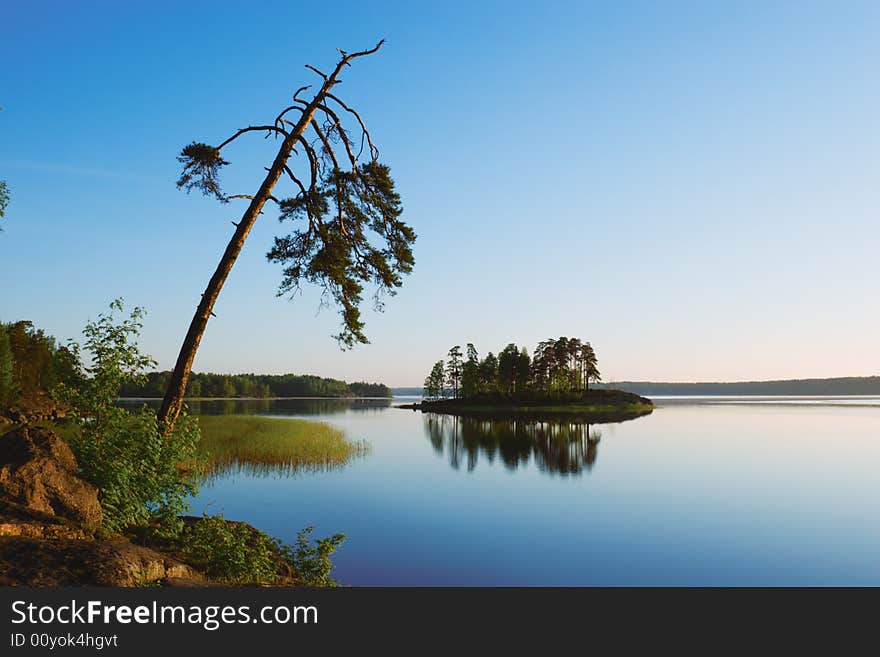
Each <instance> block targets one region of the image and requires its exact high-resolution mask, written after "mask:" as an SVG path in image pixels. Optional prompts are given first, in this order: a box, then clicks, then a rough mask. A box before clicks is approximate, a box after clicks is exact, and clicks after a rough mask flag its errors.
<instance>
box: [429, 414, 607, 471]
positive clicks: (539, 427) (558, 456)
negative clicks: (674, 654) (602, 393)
mask: <svg viewBox="0 0 880 657" xmlns="http://www.w3.org/2000/svg"><path fill="white" fill-rule="evenodd" d="M425 433H426V434H427V436H428V439H429V440H430V441H431V445H433V447H434V450H435V451H436V452H437V453H438V454H444V453H445V454H446V455H447V456H448V458H449V465H451V466H452V467H453V468H455V469H456V470H458V469H460V468H461V467H462V464H463V463H466V467H467V470H468V472H470V471H472V470H473V469H474V468H475V467H476V466H477V461H478V460H479V457H480V454H481V453H482V456H483V458H485V459H487V460H488V461H489V463H493V462H494V461H495V459H496V458H497V459H500V460H501V462H502V463H503V464H504V466H505V467H506V468H508V469H509V470H516V469H517V468H519V467H520V466H525V465H526V464H527V463H528V462H529V459H534V462H535V465H536V466H537V468H538V469H539V470H540V471H541V472H547V473H550V474H561V475H569V474H573V475H580V474H583V472H584V471H589V470H590V469H591V468H592V467H593V464H595V462H596V456H597V452H598V446H599V440H600V439H601V433H600V432H599V430H598V429H595V428H593V425H591V424H590V423H588V422H585V421H583V420H576V419H560V420H552V421H550V420H526V419H497V418H492V419H486V418H469V417H458V416H453V415H435V414H426V415H425Z"/></svg>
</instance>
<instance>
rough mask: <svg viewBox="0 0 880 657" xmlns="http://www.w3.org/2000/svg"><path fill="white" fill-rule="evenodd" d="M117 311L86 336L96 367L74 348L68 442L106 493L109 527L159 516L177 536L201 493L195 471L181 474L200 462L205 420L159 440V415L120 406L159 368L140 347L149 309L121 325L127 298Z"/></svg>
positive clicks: (187, 422) (65, 394) (190, 420)
mask: <svg viewBox="0 0 880 657" xmlns="http://www.w3.org/2000/svg"><path fill="white" fill-rule="evenodd" d="M110 308H111V313H110V314H106V315H99V316H98V320H97V321H93V322H89V323H88V324H86V327H85V329H84V330H83V335H84V336H85V350H86V352H88V355H89V360H90V363H91V365H90V366H89V367H83V366H82V365H81V359H80V352H81V347H80V345H79V344H77V343H76V342H71V344H70V350H71V351H72V353H73V354H74V356H75V362H76V367H78V368H80V370H81V371H80V372H78V374H79V376H78V378H79V380H80V383H79V384H78V385H77V386H76V387H73V386H66V385H62V386H59V387H58V388H56V391H55V394H56V396H57V397H58V398H59V399H60V400H61V401H63V402H64V403H65V404H67V405H68V406H69V408H70V418H71V420H72V422H73V423H74V425H75V430H74V431H71V432H69V433H68V442H69V443H70V446H71V449H73V451H74V454H76V458H77V462H78V463H79V467H80V469H81V471H82V474H83V476H84V477H85V478H86V479H88V480H89V481H91V482H92V483H93V484H95V485H96V486H97V487H98V489H99V498H100V501H101V507H102V508H103V511H104V527H105V528H106V529H109V530H112V531H120V530H122V529H124V528H126V527H130V526H133V525H138V524H144V523H146V522H147V521H148V520H149V519H150V518H152V517H158V518H159V519H160V520H161V521H162V523H161V524H162V527H163V528H164V529H165V530H166V531H173V530H175V529H179V527H180V525H179V521H178V520H177V516H178V514H180V513H183V512H184V511H185V510H186V509H187V504H186V498H187V497H188V496H189V495H193V494H195V492H196V491H197V488H198V487H197V483H196V479H195V473H194V472H192V471H189V472H188V471H186V470H184V469H183V468H182V464H193V463H195V454H196V446H197V444H198V441H199V426H198V422H197V420H196V418H194V417H190V416H186V415H183V416H181V417H180V419H179V420H178V421H177V423H176V424H175V429H174V432H173V434H172V435H170V436H165V437H160V435H159V431H158V425H157V419H156V413H155V412H154V411H153V410H152V409H150V408H148V407H146V406H144V407H143V408H141V409H140V410H139V411H134V412H131V411H127V410H125V409H123V408H120V407H118V406H117V405H116V400H117V398H118V395H119V390H120V388H121V386H122V385H123V384H125V383H126V382H129V381H136V380H139V379H140V378H141V377H142V376H143V373H144V370H145V369H146V368H147V367H150V366H152V365H154V362H153V360H152V359H151V358H150V357H149V356H144V355H142V354H141V353H140V352H139V350H138V346H137V344H136V342H135V339H136V338H137V336H138V334H139V333H140V329H141V327H142V323H141V319H142V317H143V316H144V311H143V310H142V309H140V308H135V309H134V310H133V311H132V313H131V315H130V316H129V317H128V318H126V319H122V320H121V321H120V320H117V317H116V315H115V312H119V313H121V312H122V311H123V304H122V300H121V299H117V300H116V301H114V302H113V303H112V304H110Z"/></svg>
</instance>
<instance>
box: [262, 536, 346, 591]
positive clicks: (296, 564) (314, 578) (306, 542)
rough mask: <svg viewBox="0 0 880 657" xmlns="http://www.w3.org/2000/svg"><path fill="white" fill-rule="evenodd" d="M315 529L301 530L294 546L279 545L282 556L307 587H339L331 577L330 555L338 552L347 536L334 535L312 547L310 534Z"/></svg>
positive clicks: (318, 541)
mask: <svg viewBox="0 0 880 657" xmlns="http://www.w3.org/2000/svg"><path fill="white" fill-rule="evenodd" d="M313 529H314V527H312V526H309V527H306V528H305V529H303V530H301V531H300V532H299V534H298V535H297V537H296V545H294V546H289V545H283V544H281V543H279V544H278V545H279V548H280V550H281V552H282V556H283V558H284V560H285V561H286V562H287V563H288V564H290V566H291V567H292V568H293V570H294V571H295V572H296V574H297V576H298V577H299V579H300V580H302V583H303V584H305V585H306V586H339V583H338V582H337V581H336V580H334V579H332V578H331V577H330V571H331V570H333V563H332V562H331V561H330V555H332V554H333V553H334V552H336V550H337V549H338V548H339V546H340V545H341V544H342V541H344V540H345V539H346V536H345V534H334V535H333V536H330V537H328V538H319V539H317V540H316V541H315V545H312V544H311V540H310V537H309V534H311V533H312V530H313Z"/></svg>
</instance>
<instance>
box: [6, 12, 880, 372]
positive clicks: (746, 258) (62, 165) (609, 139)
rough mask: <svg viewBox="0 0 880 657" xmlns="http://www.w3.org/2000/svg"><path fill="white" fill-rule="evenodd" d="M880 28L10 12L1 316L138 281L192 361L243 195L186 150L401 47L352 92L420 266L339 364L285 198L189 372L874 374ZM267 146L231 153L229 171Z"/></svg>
mask: <svg viewBox="0 0 880 657" xmlns="http://www.w3.org/2000/svg"><path fill="white" fill-rule="evenodd" d="M440 5H442V6H440ZM878 36H880V4H877V3H875V2H847V3H834V2H825V3H816V2H772V3H771V2H754V3H750V2H736V3H734V2H728V3H706V2H694V3H674V2H664V3H655V2H644V3H642V2H613V3H611V2H609V3H584V2H576V3H554V2H548V3H506V2H504V3H502V2H497V3H495V2H484V3H452V2H450V3H424V4H423V5H422V4H421V3H411V2H406V3H404V2H400V3H381V2H377V3H340V2H334V3H333V4H332V5H330V4H328V5H326V8H322V7H321V6H320V5H316V4H315V3H298V2H281V3H254V2H250V3H243V2H219V1H215V2H210V3H208V2H204V3H200V2H191V3H172V2H156V1H153V2H127V3H119V2H106V3H104V2H83V3H69V2H54V3H52V2H39V1H33V2H28V3H10V4H9V5H7V6H6V7H5V8H4V9H3V21H2V22H0V58H2V61H3V62H4V65H3V67H2V71H0V106H2V108H3V111H2V112H0V179H3V178H5V179H6V180H7V181H8V183H9V186H10V188H11V190H12V194H13V198H12V203H11V205H10V207H9V209H8V212H7V217H6V219H5V220H4V221H3V224H4V232H3V233H2V234H0V262H2V265H0V271H2V272H3V273H2V279H0V280H2V284H0V319H2V320H4V321H10V320H15V319H20V318H29V319H32V320H33V321H35V322H36V323H37V324H38V325H39V326H42V327H44V328H46V329H47V330H48V331H49V332H51V333H53V334H55V335H56V336H59V337H62V338H66V337H70V336H76V335H77V334H78V332H79V330H80V329H81V327H82V325H83V324H84V322H85V321H86V320H87V319H89V318H93V317H95V316H96V315H97V313H99V312H101V311H102V310H103V309H104V308H105V307H106V305H107V304H108V303H109V302H110V300H111V299H113V298H114V297H116V296H123V297H125V299H126V301H127V302H128V303H129V304H137V305H141V306H144V307H146V308H147V310H148V311H149V315H148V317H147V324H146V327H145V330H144V334H143V337H142V346H143V348H144V350H145V351H147V352H148V353H151V354H152V355H153V356H154V357H155V358H156V359H157V360H158V361H159V363H160V366H162V367H166V368H167V367H170V366H171V365H172V364H173V361H174V358H175V356H176V352H177V348H178V347H179V344H180V341H181V340H182V338H183V335H184V332H185V330H186V327H187V325H188V323H189V320H190V318H191V314H192V311H193V310H194V307H195V304H196V303H197V300H198V298H199V294H200V293H201V291H202V290H203V289H204V286H205V284H206V282H207V279H208V277H209V276H210V273H211V272H212V271H213V268H214V266H215V264H216V261H217V258H218V256H219V254H220V253H221V252H222V249H223V248H224V246H225V243H226V241H227V240H228V238H229V236H230V234H231V230H232V226H231V225H230V223H229V222H230V221H231V220H234V219H235V220H237V215H238V214H239V213H240V211H241V210H242V209H243V206H236V205H233V204H230V205H219V204H217V203H216V202H214V201H211V200H209V199H206V198H203V197H201V196H197V195H195V194H193V195H189V196H187V195H186V194H185V193H183V192H180V191H178V190H177V189H176V188H175V186H174V181H175V179H176V177H177V173H178V166H177V162H176V160H175V156H176V155H177V153H178V152H179V150H180V148H181V147H182V146H183V145H184V144H186V143H189V142H190V141H192V140H200V141H207V142H213V143H219V142H220V141H222V140H223V139H224V138H225V137H226V136H228V135H229V134H231V133H232V132H234V131H235V130H236V129H237V128H240V127H243V126H245V125H248V124H256V123H263V122H266V121H267V120H271V119H272V118H273V117H274V116H275V114H276V113H277V111H278V109H280V108H281V107H283V106H284V105H285V101H286V100H287V99H289V97H290V94H291V93H292V91H293V90H294V89H296V88H297V87H299V86H300V85H302V84H306V83H309V82H313V81H314V76H313V74H311V73H310V72H309V71H307V70H306V69H305V68H303V64H306V63H311V64H314V65H317V66H321V67H324V68H328V67H330V66H332V65H333V63H334V62H335V59H336V50H335V48H337V47H340V48H345V49H347V50H355V49H361V48H364V47H369V46H371V45H373V44H374V43H375V42H376V41H377V40H378V39H379V38H381V37H384V38H386V39H387V44H386V46H385V47H384V48H383V49H382V51H381V52H380V53H379V54H378V55H376V56H373V57H370V58H367V59H364V60H360V61H358V62H357V63H356V65H355V66H354V67H353V68H352V69H350V70H349V71H347V72H346V74H345V75H344V76H343V78H344V82H343V84H342V85H341V86H340V87H339V89H338V91H339V94H340V95H341V96H343V97H344V98H345V99H346V100H347V101H349V102H350V103H351V104H353V105H355V106H357V107H358V108H359V109H360V110H361V113H362V114H363V115H364V117H365V119H366V120H367V121H368V123H369V125H370V128H371V132H372V133H373V135H374V137H375V139H376V141H377V143H378V145H379V147H380V149H381V151H382V159H383V160H384V161H385V162H387V163H389V164H390V165H391V167H392V172H393V174H394V176H395V179H396V180H397V183H398V187H399V190H400V192H401V194H402V196H403V201H404V206H405V209H406V215H405V216H406V218H407V219H408V221H409V222H410V223H411V225H413V226H414V228H415V230H416V232H417V233H418V235H419V238H418V241H417V243H416V245H415V255H416V268H415V271H414V273H413V275H412V276H411V277H409V279H408V280H407V281H406V283H405V285H404V287H403V289H402V290H401V291H400V293H399V295H398V296H397V297H395V298H393V299H391V300H390V301H389V303H388V304H387V307H386V311H385V313H383V314H375V313H373V312H372V311H371V310H369V308H367V309H366V312H365V318H366V320H367V335H368V337H369V338H370V339H371V344H370V345H366V346H361V347H357V348H355V349H354V350H353V351H349V352H341V351H340V350H339V349H338V347H337V345H336V343H335V342H334V341H333V340H332V339H331V338H330V336H331V335H332V334H334V333H336V332H337V331H338V317H337V315H336V313H335V310H332V309H330V310H327V309H325V310H322V311H320V312H319V308H318V306H319V300H320V299H319V292H318V291H317V290H315V289H306V290H304V293H303V294H302V296H299V297H297V298H296V299H295V300H293V301H287V300H283V299H277V298H276V297H275V290H276V288H277V284H278V282H279V280H280V271H279V269H278V267H277V265H273V264H270V263H268V262H266V260H265V257H264V256H265V252H266V250H267V249H268V248H269V246H270V245H271V241H272V237H273V235H275V234H279V232H280V229H281V227H280V226H279V225H278V223H277V221H276V219H275V217H274V216H273V214H272V213H271V212H267V214H266V215H264V216H263V217H262V218H261V220H260V221H259V222H258V225H257V226H256V228H255V230H254V232H253V233H252V234H251V236H250V238H249V240H248V243H247V245H246V247H245V250H244V252H243V254H242V256H241V258H240V260H239V262H238V263H237V264H236V266H235V269H234V270H233V272H232V275H231V277H230V279H229V282H228V283H227V286H226V287H225V288H224V290H223V292H222V294H221V296H220V300H219V302H218V304H217V307H216V313H217V318H216V319H212V321H211V323H210V324H209V326H208V331H207V333H206V335H205V338H204V340H203V342H202V347H201V349H200V351H199V355H198V357H197V359H196V364H195V366H196V369H197V370H203V371H204V370H211V371H221V372H239V371H258V372H287V371H293V372H313V373H317V374H322V375H325V376H334V377H340V378H345V379H349V380H351V379H370V380H382V381H384V382H386V383H389V384H391V385H419V384H420V383H421V381H422V380H423V378H424V376H425V374H426V373H427V370H428V369H430V365H431V363H432V362H434V361H435V360H437V359H439V358H441V357H442V356H443V355H444V354H445V352H446V350H447V349H448V348H449V347H450V346H451V345H453V344H464V343H465V342H468V341H472V342H474V343H475V344H476V346H477V347H478V349H479V350H480V352H481V353H485V352H486V351H488V350H493V351H497V350H498V349H500V348H502V347H503V346H504V345H505V344H506V343H507V342H509V341H514V342H517V343H519V344H523V345H526V346H528V347H529V348H532V347H533V346H534V345H535V344H536V343H537V342H538V341H539V340H541V339H543V338H546V337H549V336H559V335H577V336H580V337H582V338H585V339H589V340H591V341H592V343H593V345H594V346H595V347H596V350H597V352H598V355H599V359H600V366H601V368H602V371H603V374H604V376H605V379H606V380H615V379H617V380H621V379H653V380H742V379H768V378H788V377H809V376H838V375H869V374H877V373H878V372H880V342H878V340H877V327H878V324H880V304H878V303H877V302H876V286H877V281H878V279H880V262H878V258H877V252H878V250H880V249H878V247H880V222H878V221H877V220H878V207H880V185H878V183H877V181H878V174H880V138H878V130H877V117H878V116H880V87H878V84H877V79H876V71H877V66H878V64H880V38H878ZM239 141H242V140H239ZM272 147H273V144H272V142H271V140H270V141H263V140H262V138H261V137H259V136H255V137H254V138H253V139H252V140H251V141H250V142H248V143H241V144H240V145H239V144H238V143H237V144H235V145H234V146H233V147H231V148H230V149H229V150H228V151H225V156H226V158H227V159H228V160H230V161H231V162H232V165H231V166H230V167H227V172H225V173H224V182H225V187H226V189H227V190H228V191H230V192H237V193H249V192H251V191H253V190H254V189H255V188H256V186H257V185H258V184H259V182H260V180H261V173H262V167H263V166H265V165H267V164H268V163H269V162H270V160H271V157H272V155H273V153H272V152H271V151H272ZM368 305H369V304H368Z"/></svg>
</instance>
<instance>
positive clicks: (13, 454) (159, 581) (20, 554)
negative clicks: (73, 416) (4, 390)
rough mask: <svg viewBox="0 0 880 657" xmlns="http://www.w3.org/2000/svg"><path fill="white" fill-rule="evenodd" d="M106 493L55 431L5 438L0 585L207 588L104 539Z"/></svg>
mask: <svg viewBox="0 0 880 657" xmlns="http://www.w3.org/2000/svg"><path fill="white" fill-rule="evenodd" d="M100 529H101V505H100V503H99V502H98V491H97V489H96V488H95V487H94V486H92V485H91V484H90V483H88V482H86V481H84V480H83V479H82V478H80V476H79V474H78V468H77V465H76V460H75V458H74V456H73V453H72V452H71V451H70V447H68V445H67V444H66V443H65V442H64V441H63V440H62V439H61V438H60V437H59V436H57V435H56V434H55V433H53V432H52V431H50V430H48V429H45V428H42V427H37V426H32V425H31V426H29V425H20V426H17V427H15V428H13V429H12V430H11V431H8V432H7V433H5V434H4V435H2V436H0V585H3V586H15V585H24V586H90V585H91V586H148V585H190V586H192V585H204V584H206V583H207V581H206V579H205V578H204V577H203V576H202V575H201V574H200V573H198V572H197V571H196V570H194V569H193V568H192V567H190V566H188V565H186V564H185V563H183V562H181V561H179V560H178V559H175V558H174V557H172V556H170V555H168V554H163V553H161V552H158V551H156V550H154V549H152V548H150V547H147V546H143V545H135V544H134V543H132V542H131V541H129V540H127V539H125V538H124V537H112V538H107V537H103V536H102V535H101V531H100Z"/></svg>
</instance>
